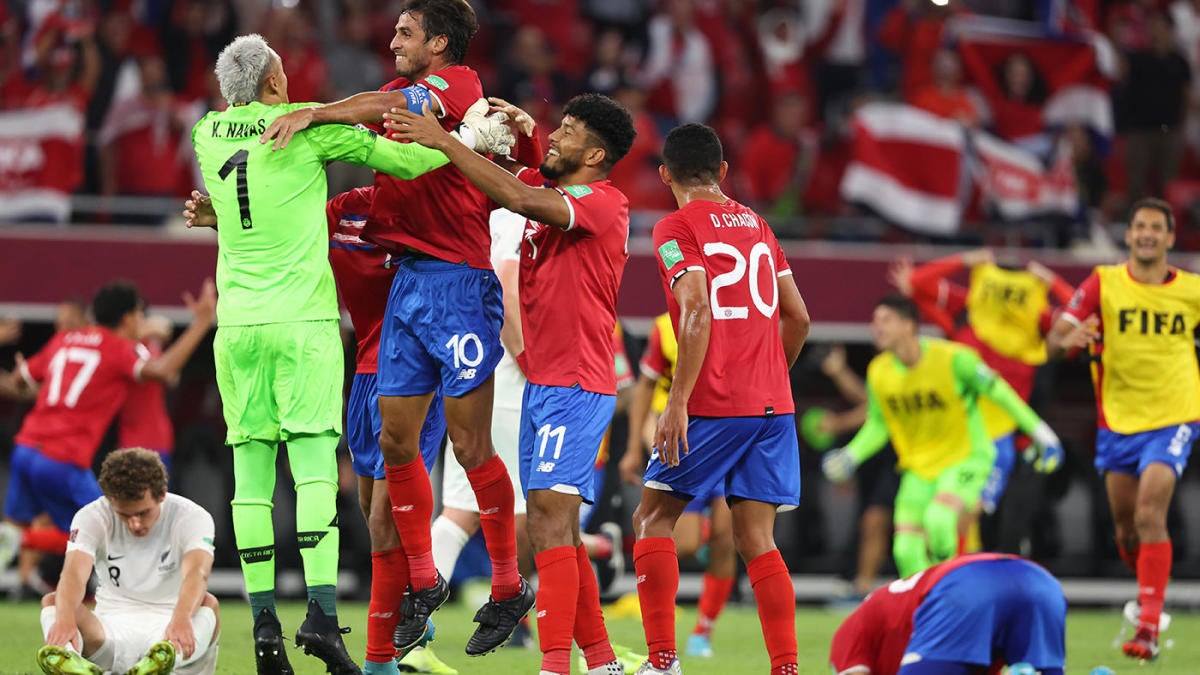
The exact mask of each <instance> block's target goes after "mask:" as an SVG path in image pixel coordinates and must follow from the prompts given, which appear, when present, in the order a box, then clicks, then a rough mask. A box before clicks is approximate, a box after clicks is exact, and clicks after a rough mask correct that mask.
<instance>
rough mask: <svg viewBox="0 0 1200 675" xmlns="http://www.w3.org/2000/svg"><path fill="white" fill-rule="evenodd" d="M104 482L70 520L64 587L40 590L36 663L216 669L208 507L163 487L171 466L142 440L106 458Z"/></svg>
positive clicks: (95, 671) (136, 672) (97, 670)
mask: <svg viewBox="0 0 1200 675" xmlns="http://www.w3.org/2000/svg"><path fill="white" fill-rule="evenodd" d="M100 490H101V491H102V492H103V493H104V496H102V497H100V498H99V499H97V500H96V501H94V502H92V503H90V504H88V505H86V506H84V507H83V508H82V509H80V510H79V513H77V514H75V518H74V520H72V521H71V535H70V540H69V542H68V543H67V556H66V560H65V561H64V563H63V571H62V577H61V579H60V580H59V583H58V591H57V592H55V593H48V594H47V595H46V596H45V597H43V598H42V632H43V633H44V634H45V636H46V645H45V646H44V647H42V648H41V649H40V650H38V657H37V659H38V665H39V666H41V668H42V671H43V672H45V673H48V674H50V675H54V674H56V673H70V674H92V675H100V674H101V673H103V672H106V671H111V672H115V673H127V674H128V675H155V674H157V673H170V672H175V673H187V674H200V673H212V672H214V671H215V670H216V665H217V637H218V619H217V599H216V598H215V597H213V596H212V595H211V594H209V593H208V592H207V587H208V574H209V572H210V571H211V570H212V564H213V531H214V528H213V519H212V516H210V515H209V514H208V512H207V511H205V510H204V509H203V508H201V507H200V506H199V505H197V504H196V503H195V502H192V501H191V500H189V499H185V498H183V497H180V496H179V495H173V494H167V470H166V468H165V467H164V466H163V463H162V460H160V459H159V457H158V454H157V453H155V452H153V451H151V450H146V449H144V448H130V449H126V450H117V451H116V452H114V453H112V454H111V455H109V456H108V457H107V458H105V460H104V464H103V466H102V467H101V469H100ZM93 566H94V567H95V569H96V576H97V577H98V578H99V584H98V587H97V589H96V608H95V610H89V609H88V608H87V607H85V606H84V604H83V596H84V594H85V592H86V589H87V582H88V576H89V575H90V573H91V568H92V567H93Z"/></svg>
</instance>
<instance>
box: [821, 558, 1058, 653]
mask: <svg viewBox="0 0 1200 675" xmlns="http://www.w3.org/2000/svg"><path fill="white" fill-rule="evenodd" d="M1066 621H1067V600H1066V598H1065V597H1063V592H1062V587H1061V586H1060V585H1059V583H1058V581H1056V580H1055V579H1054V577H1053V576H1051V575H1050V573H1049V572H1047V571H1046V570H1044V569H1042V568H1041V567H1039V566H1038V565H1036V564H1034V563H1032V562H1029V561H1028V560H1022V559H1021V558H1017V557H1015V556H1009V555H1002V554H995V553H979V554H974V555H966V556H961V557H958V558H955V559H953V560H951V561H949V562H944V563H942V564H940V565H935V566H933V567H931V568H929V569H926V570H924V571H921V572H917V573H916V574H914V575H912V576H911V577H907V578H905V579H900V580H899V581H893V582H892V583H891V584H889V585H887V586H886V587H884V588H881V589H879V590H877V591H875V592H874V593H872V594H871V595H869V596H867V599H866V600H864V601H863V604H862V605H860V606H859V608H858V609H856V610H854V613H853V614H851V615H850V616H849V617H847V618H846V620H845V621H844V622H843V623H842V625H841V627H839V628H838V629H837V632H836V633H834V635H833V644H832V645H831V647H830V652H829V662H830V665H832V666H833V672H834V673H836V675H894V674H897V673H898V674H899V675H975V674H977V673H978V674H983V673H999V672H1000V668H1001V666H1002V665H1009V666H1017V665H1024V666H1025V668H1024V669H1022V672H1037V673H1040V674H1041V675H1062V672H1063V664H1064V662H1065V660H1066V625H1067V624H1066ZM1015 670H1017V669H1016V668H1010V670H1009V672H1014V671H1015Z"/></svg>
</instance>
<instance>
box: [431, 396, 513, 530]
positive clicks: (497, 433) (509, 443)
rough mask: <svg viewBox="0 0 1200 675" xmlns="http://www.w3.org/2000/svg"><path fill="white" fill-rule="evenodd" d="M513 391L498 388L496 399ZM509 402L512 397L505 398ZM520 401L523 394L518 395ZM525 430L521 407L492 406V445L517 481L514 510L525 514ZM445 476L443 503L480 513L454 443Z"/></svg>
mask: <svg viewBox="0 0 1200 675" xmlns="http://www.w3.org/2000/svg"><path fill="white" fill-rule="evenodd" d="M509 393H510V392H502V391H500V389H499V388H497V389H496V400H497V401H499V400H500V399H501V397H502V396H506V395H507V394H509ZM505 400H506V402H507V401H508V400H509V399H508V398H506V399H505ZM516 401H517V403H520V401H521V396H520V394H519V393H518V394H517V396H516ZM520 432H521V409H520V408H519V407H518V408H515V409H514V408H511V407H505V408H500V407H494V408H492V445H494V446H496V454H497V455H499V456H500V459H501V460H503V461H504V466H506V467H508V477H509V478H510V479H512V484H513V498H514V499H513V512H514V513H517V514H524V513H525V493H524V492H523V491H522V490H521V470H520V461H519V456H518V455H519V453H518V446H517V440H518V437H519V435H520ZM443 471H444V473H443V475H442V505H443V506H447V507H450V508H453V509H458V510H460V511H470V512H471V513H479V504H478V503H477V502H476V501H475V491H474V490H473V489H471V481H469V480H467V472H466V471H463V468H462V466H461V465H460V464H459V463H458V461H457V460H456V459H455V458H454V445H453V444H451V443H449V442H447V444H446V462H445V467H444V469H443Z"/></svg>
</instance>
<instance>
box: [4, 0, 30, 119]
mask: <svg viewBox="0 0 1200 675" xmlns="http://www.w3.org/2000/svg"><path fill="white" fill-rule="evenodd" d="M23 29H24V22H23V21H22V17H20V16H18V15H17V14H14V13H13V12H12V11H11V10H10V9H9V7H8V4H7V3H5V2H0V110H4V109H6V108H15V107H17V105H18V99H19V98H20V97H22V96H23V94H24V88H25V81H24V78H22V77H21V34H22V30H23Z"/></svg>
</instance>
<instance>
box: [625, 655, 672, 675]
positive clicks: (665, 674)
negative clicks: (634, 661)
mask: <svg viewBox="0 0 1200 675" xmlns="http://www.w3.org/2000/svg"><path fill="white" fill-rule="evenodd" d="M635 675H683V671H682V670H680V669H679V659H675V660H674V661H672V662H671V667H670V668H667V669H666V670H659V669H658V668H655V667H654V666H652V665H650V662H649V661H644V662H642V667H641V668H638V669H637V673H635Z"/></svg>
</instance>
